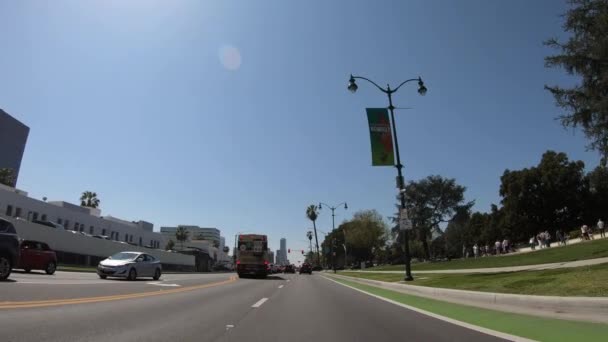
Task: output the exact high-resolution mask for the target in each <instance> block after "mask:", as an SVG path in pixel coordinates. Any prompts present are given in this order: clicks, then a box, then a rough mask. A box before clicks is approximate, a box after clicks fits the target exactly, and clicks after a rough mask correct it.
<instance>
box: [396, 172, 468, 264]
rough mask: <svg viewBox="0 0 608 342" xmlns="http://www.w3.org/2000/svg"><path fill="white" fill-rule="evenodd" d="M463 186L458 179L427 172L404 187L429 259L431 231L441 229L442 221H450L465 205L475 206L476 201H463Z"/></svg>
mask: <svg viewBox="0 0 608 342" xmlns="http://www.w3.org/2000/svg"><path fill="white" fill-rule="evenodd" d="M465 190H466V188H465V187H464V186H461V185H458V184H456V180H455V179H449V178H443V177H441V176H439V175H435V176H428V177H427V178H425V179H422V180H419V181H413V182H410V183H409V184H408V185H407V186H406V188H405V206H406V208H407V210H408V214H409V216H410V219H411V221H412V224H413V226H414V231H415V232H416V233H417V235H418V240H419V241H420V242H421V243H422V247H423V249H424V257H425V258H426V259H430V257H431V255H430V249H429V240H430V239H431V237H432V233H433V232H436V233H440V232H441V230H440V227H439V225H440V224H441V223H445V222H448V221H449V220H450V219H452V217H453V216H454V214H455V213H456V210H457V209H458V208H460V207H462V206H468V207H472V206H473V204H474V202H469V203H465V202H464V192H465Z"/></svg>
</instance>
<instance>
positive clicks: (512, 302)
mask: <svg viewBox="0 0 608 342" xmlns="http://www.w3.org/2000/svg"><path fill="white" fill-rule="evenodd" d="M325 276H329V277H335V278H339V279H344V280H349V281H352V282H356V283H359V284H364V285H371V286H375V287H379V288H383V289H387V290H392V291H396V292H400V293H405V294H409V295H415V296H419V297H425V298H430V299H438V300H443V301H446V302H450V303H456V304H464V305H468V306H474V307H479V308H483V309H490V310H498V311H504V312H512V313H518V314H526V315H533V316H540V317H547V318H555V319H566V320H574V321H584V322H596V323H604V324H608V298H606V297H599V298H597V297H554V296H528V295H517V294H507V293H492V292H477V291H465V290H454V289H443V288H437V287H427V286H416V285H406V284H403V283H389V282H384V281H377V280H370V279H361V278H354V277H347V276H343V275H336V274H325Z"/></svg>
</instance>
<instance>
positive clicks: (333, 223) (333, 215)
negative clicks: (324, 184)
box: [318, 202, 348, 272]
mask: <svg viewBox="0 0 608 342" xmlns="http://www.w3.org/2000/svg"><path fill="white" fill-rule="evenodd" d="M342 205H344V210H347V209H348V204H346V202H342V203H340V204H338V205H334V206H331V205H329V204H325V203H323V202H319V207H318V208H319V210H321V209H323V206H325V207H326V208H329V210H331V229H332V233H333V232H334V231H335V230H336V209H339V208H340V207H341V206H342ZM344 243H346V235H345V236H344ZM335 245H336V244H335V240H334V241H332V244H331V252H332V255H331V260H332V264H333V268H334V272H336V257H335V255H334V254H335V253H336V249H335ZM344 263H346V253H344Z"/></svg>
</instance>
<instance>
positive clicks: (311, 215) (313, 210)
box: [306, 204, 321, 265]
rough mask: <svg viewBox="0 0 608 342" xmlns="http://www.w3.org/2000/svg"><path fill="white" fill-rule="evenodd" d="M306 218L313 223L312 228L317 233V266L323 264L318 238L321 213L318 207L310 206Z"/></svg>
mask: <svg viewBox="0 0 608 342" xmlns="http://www.w3.org/2000/svg"><path fill="white" fill-rule="evenodd" d="M306 217H307V218H308V219H309V220H311V221H312V227H313V229H314V231H315V243H316V246H317V264H318V265H320V264H321V260H320V255H319V238H318V237H317V223H316V221H317V218H318V217H319V213H318V212H317V206H316V205H314V204H311V205H309V206H308V207H307V208H306Z"/></svg>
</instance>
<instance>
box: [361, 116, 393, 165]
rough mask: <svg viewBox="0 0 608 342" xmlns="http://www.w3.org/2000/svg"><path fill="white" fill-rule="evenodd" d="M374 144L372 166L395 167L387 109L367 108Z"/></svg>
mask: <svg viewBox="0 0 608 342" xmlns="http://www.w3.org/2000/svg"><path fill="white" fill-rule="evenodd" d="M365 110H366V111H367V121H368V122H369V136H370V140H371V143H372V166H394V165H395V153H394V151H393V135H392V134H391V123H390V121H389V119H388V109H386V108H366V109H365Z"/></svg>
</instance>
